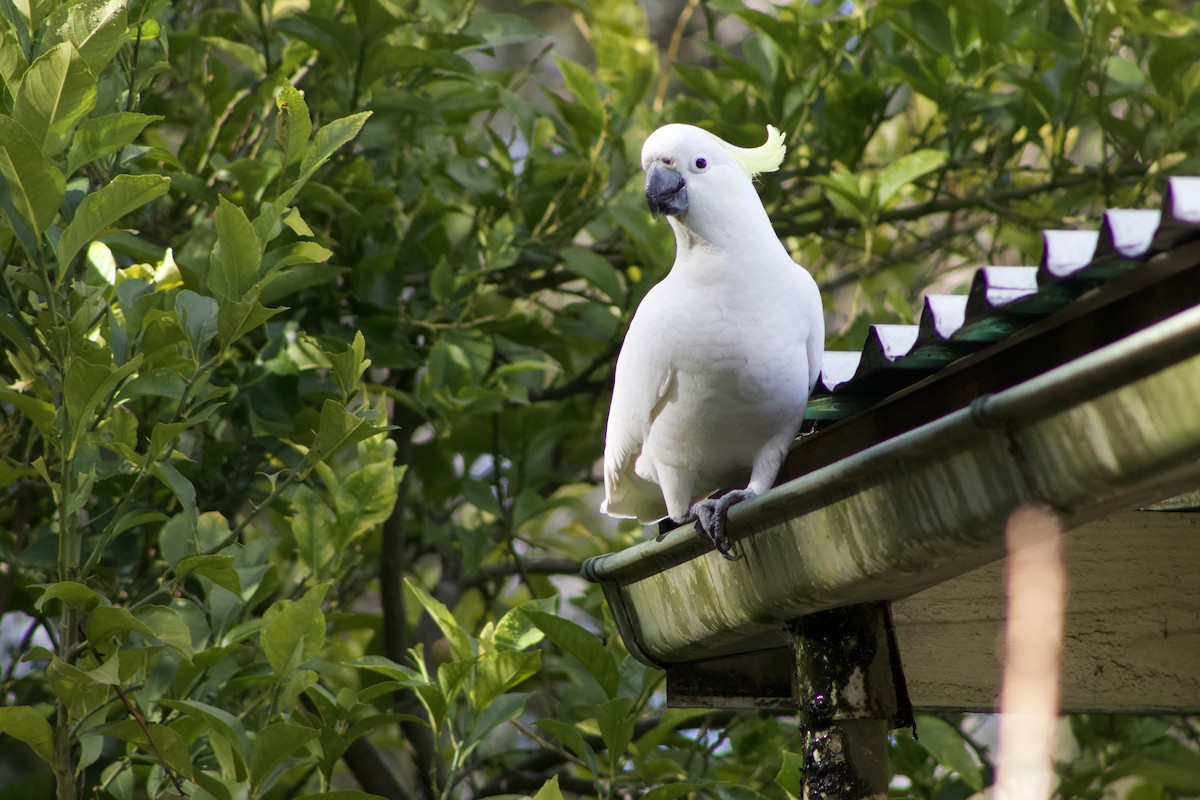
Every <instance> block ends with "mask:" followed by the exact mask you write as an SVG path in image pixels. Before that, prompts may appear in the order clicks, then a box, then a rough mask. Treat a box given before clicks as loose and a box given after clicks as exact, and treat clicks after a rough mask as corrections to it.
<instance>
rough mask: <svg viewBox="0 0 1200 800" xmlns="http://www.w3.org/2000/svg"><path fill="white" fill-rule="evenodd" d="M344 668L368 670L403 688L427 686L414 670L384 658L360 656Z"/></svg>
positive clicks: (426, 682) (427, 683) (419, 674)
mask: <svg viewBox="0 0 1200 800" xmlns="http://www.w3.org/2000/svg"><path fill="white" fill-rule="evenodd" d="M346 666H349V667H355V668H356V669H365V670H370V671H371V672H376V673H379V674H380V675H385V676H387V677H388V678H390V679H392V680H393V681H396V682H397V683H402V684H404V685H405V686H428V685H429V681H428V680H426V679H425V677H424V676H422V675H421V673H419V672H417V671H416V670H415V669H411V668H409V667H406V666H404V665H402V664H397V663H396V662H395V661H392V660H391V659H390V658H387V657H385V656H360V657H359V658H356V659H354V660H353V661H350V662H347V663H346Z"/></svg>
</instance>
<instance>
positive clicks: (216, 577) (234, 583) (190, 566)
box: [172, 555, 242, 596]
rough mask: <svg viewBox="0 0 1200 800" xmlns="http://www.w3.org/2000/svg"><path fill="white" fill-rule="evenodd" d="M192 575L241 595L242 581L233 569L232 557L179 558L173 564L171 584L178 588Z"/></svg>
mask: <svg viewBox="0 0 1200 800" xmlns="http://www.w3.org/2000/svg"><path fill="white" fill-rule="evenodd" d="M192 574H196V575H199V576H200V577H202V578H208V579H209V580H210V581H212V582H213V583H215V584H217V585H218V586H223V587H225V588H226V589H228V590H229V591H231V592H233V593H234V594H236V595H239V596H240V595H241V593H242V579H241V578H240V577H239V576H238V573H237V570H236V569H234V567H233V556H223V555H208V556H188V557H186V558H181V559H179V562H178V563H177V564H175V579H174V581H172V583H173V584H174V585H176V586H178V585H179V583H180V582H181V581H182V580H183V579H184V578H186V577H187V576H188V575H192Z"/></svg>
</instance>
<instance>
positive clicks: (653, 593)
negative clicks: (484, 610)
mask: <svg viewBox="0 0 1200 800" xmlns="http://www.w3.org/2000/svg"><path fill="white" fill-rule="evenodd" d="M1197 398H1200V307H1193V308H1189V309H1187V310H1184V311H1182V312H1180V313H1178V314H1175V315H1173V316H1170V317H1168V318H1166V319H1164V320H1162V321H1160V322H1156V323H1155V324H1153V325H1150V326H1149V327H1146V328H1145V329H1143V330H1140V331H1137V332H1135V333H1132V334H1130V335H1129V336H1127V337H1125V338H1122V339H1120V340H1118V341H1116V342H1113V343H1112V344H1108V345H1106V346H1104V347H1102V348H1100V349H1097V350H1095V351H1093V352H1090V353H1088V354H1086V355H1083V356H1080V357H1078V358H1076V359H1074V360H1072V361H1069V362H1068V363H1066V364H1063V365H1061V366H1058V367H1055V368H1053V369H1050V370H1049V371H1047V372H1045V373H1043V374H1041V375H1038V376H1037V377H1034V378H1031V379H1029V380H1026V381H1024V382H1022V383H1019V384H1017V385H1015V386H1012V387H1011V388H1007V389H1004V390H1002V391H999V392H996V393H994V394H987V395H984V396H982V397H980V398H978V399H976V400H975V401H974V402H972V403H971V404H970V405H969V406H968V407H965V408H960V409H959V410H957V411H954V412H952V413H950V414H947V415H945V416H943V417H941V418H940V419H936V420H934V421H932V422H928V423H926V424H923V425H921V426H919V427H916V428H914V429H912V430H908V431H907V432H904V433H901V434H899V435H897V436H895V437H892V438H888V439H886V440H884V441H882V442H879V443H878V444H875V445H873V446H870V447H867V448H865V449H862V450H860V451H858V452H856V453H854V454H852V455H849V456H847V457H845V458H842V459H839V460H837V461H834V462H833V463H830V464H828V465H826V466H822V467H820V468H819V469H815V470H813V471H812V472H810V473H808V474H806V475H803V476H802V477H799V478H796V479H794V480H791V481H789V482H787V483H784V484H782V485H780V486H778V487H776V488H775V489H774V490H772V491H771V492H769V493H767V494H766V495H764V496H762V497H760V498H756V499H754V500H751V501H748V502H746V503H742V504H740V505H737V506H734V508H733V511H732V513H731V515H730V536H731V539H732V540H733V541H735V542H736V543H737V544H738V546H739V547H740V548H741V550H742V552H743V553H744V558H743V559H742V560H741V561H738V562H732V563H731V562H727V561H725V560H724V559H723V558H721V557H720V556H719V555H718V554H717V553H715V552H713V551H712V550H711V548H710V547H708V546H706V545H705V543H703V542H701V541H700V540H699V539H697V537H696V536H695V534H694V533H693V532H692V531H691V530H690V528H687V529H680V530H676V531H673V532H672V533H670V534H668V535H667V536H665V537H664V538H662V540H661V541H647V542H644V543H642V544H639V545H636V546H634V547H632V548H629V549H627V550H625V551H622V552H618V553H612V554H609V555H604V556H599V557H597V558H593V559H590V560H589V561H587V562H586V563H585V564H584V569H583V574H584V576H585V577H587V578H589V579H591V580H594V581H598V582H599V583H601V584H602V586H603V588H604V591H605V595H606V597H607V598H608V602H609V605H610V607H611V608H612V610H613V613H614V616H615V618H616V620H617V625H618V627H619V629H620V631H621V634H622V637H623V639H624V640H625V643H626V646H627V647H628V648H629V649H630V651H631V652H632V653H633V654H634V655H635V656H636V657H638V658H639V659H640V660H642V661H644V662H645V663H648V664H654V665H659V666H663V665H668V664H679V663H683V662H689V661H695V660H699V659H707V658H713V657H717V656H723V655H729V654H735V653H745V652H750V651H754V650H760V649H764V648H770V647H776V646H779V645H780V644H782V643H784V641H785V639H784V637H783V635H782V632H783V626H784V625H785V624H786V623H787V622H789V621H791V620H795V619H798V618H800V617H803V616H805V615H808V614H811V613H814V612H816V611H821V610H825V609H829V608H834V607H837V606H842V605H848V604H852V603H862V602H869V601H875V600H888V599H895V598H898V597H903V596H905V595H907V594H911V593H913V592H916V591H919V590H921V589H924V588H927V587H929V586H932V585H934V584H936V583H939V582H941V581H943V580H946V579H948V578H950V577H953V576H956V575H959V574H962V573H965V572H967V571H969V570H971V569H974V568H976V567H978V566H981V565H983V564H985V563H987V562H989V561H992V560H994V559H996V558H998V557H999V556H1000V555H1001V553H1002V546H1003V545H1002V529H1003V523H1004V521H1005V519H1006V518H1007V516H1008V514H1009V513H1010V512H1011V511H1012V509H1013V508H1014V507H1016V506H1017V505H1019V504H1021V503H1023V502H1027V501H1031V500H1039V501H1042V502H1045V503H1048V504H1050V505H1051V506H1052V507H1054V508H1055V509H1056V510H1057V511H1058V512H1059V514H1060V515H1061V516H1062V517H1063V520H1064V523H1065V525H1066V526H1067V527H1068V528H1070V527H1075V526H1077V525H1080V524H1082V523H1084V522H1086V521H1089V520H1091V519H1094V518H1097V517H1099V516H1103V515H1104V514H1106V513H1110V512H1111V511H1114V510H1118V509H1122V508H1130V507H1133V506H1135V505H1137V504H1139V503H1144V502H1149V501H1153V500H1158V499H1162V498H1164V497H1167V496H1170V495H1171V494H1174V493H1177V491H1179V490H1182V489H1186V488H1194V487H1195V485H1196V484H1197V482H1200V402H1197ZM801 449H802V448H801Z"/></svg>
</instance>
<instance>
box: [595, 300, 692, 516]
mask: <svg viewBox="0 0 1200 800" xmlns="http://www.w3.org/2000/svg"><path fill="white" fill-rule="evenodd" d="M637 323H638V320H637V319H636V318H635V319H634V322H633V324H632V325H630V328H629V333H628V335H627V336H626V337H625V344H624V346H623V347H622V348H621V355H620V357H619V358H618V359H617V372H616V377H615V380H614V383H613V395H612V406H611V408H610V409H609V412H608V431H607V433H606V435H605V439H604V489H605V500H604V504H603V505H602V506H601V510H603V511H604V513H606V514H609V515H611V516H614V517H631V518H636V519H638V520H640V521H642V522H654V521H656V520H659V519H662V518H663V517H664V516H666V505H665V503H664V502H663V499H662V492H661V490H660V489H659V488H658V487H657V486H655V485H654V484H653V483H651V482H649V481H647V480H645V479H643V478H640V477H639V476H638V475H637V474H636V473H635V471H634V467H635V465H636V463H637V460H638V457H639V456H640V455H641V452H642V446H643V445H644V444H645V442H646V438H647V436H649V434H650V426H651V425H652V424H653V423H654V419H655V417H657V416H658V414H659V412H660V411H662V408H663V405H664V404H665V403H666V400H667V396H668V395H669V394H670V392H671V388H672V386H673V385H674V384H675V380H676V373H675V370H674V369H673V368H672V367H671V366H670V364H669V363H668V362H667V360H666V359H665V358H663V357H662V356H661V354H660V351H659V349H658V348H657V347H655V346H654V337H653V334H652V331H650V330H649V329H647V328H645V327H642V326H638V324H637Z"/></svg>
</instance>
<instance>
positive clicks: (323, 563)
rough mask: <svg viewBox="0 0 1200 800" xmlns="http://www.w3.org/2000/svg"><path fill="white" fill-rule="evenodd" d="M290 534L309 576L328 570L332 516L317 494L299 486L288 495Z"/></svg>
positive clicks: (332, 528) (331, 540) (321, 574)
mask: <svg viewBox="0 0 1200 800" xmlns="http://www.w3.org/2000/svg"><path fill="white" fill-rule="evenodd" d="M291 503H292V517H291V522H292V536H294V537H295V539H296V548H297V549H298V550H299V551H300V558H302V559H303V560H304V563H305V564H307V565H308V568H309V570H310V571H312V573H313V575H315V576H317V577H318V578H323V577H325V575H326V574H327V573H328V571H329V567H330V562H331V560H332V559H331V555H332V552H333V546H334V544H335V542H336V539H335V535H336V530H335V527H334V525H333V515H332V514H331V513H330V510H329V506H328V505H327V504H326V503H325V500H324V499H323V498H322V497H321V495H319V494H317V493H316V492H315V491H313V490H312V489H311V488H309V487H308V486H307V485H301V486H300V487H299V488H297V489H296V492H295V494H293V495H292V500H291Z"/></svg>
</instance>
